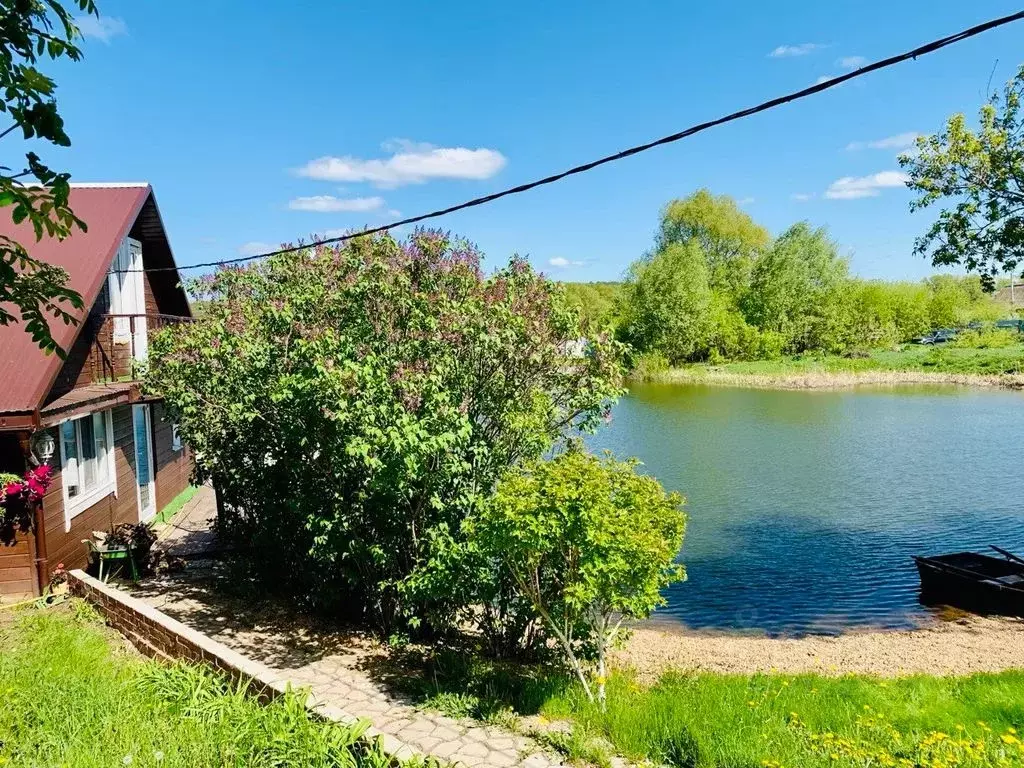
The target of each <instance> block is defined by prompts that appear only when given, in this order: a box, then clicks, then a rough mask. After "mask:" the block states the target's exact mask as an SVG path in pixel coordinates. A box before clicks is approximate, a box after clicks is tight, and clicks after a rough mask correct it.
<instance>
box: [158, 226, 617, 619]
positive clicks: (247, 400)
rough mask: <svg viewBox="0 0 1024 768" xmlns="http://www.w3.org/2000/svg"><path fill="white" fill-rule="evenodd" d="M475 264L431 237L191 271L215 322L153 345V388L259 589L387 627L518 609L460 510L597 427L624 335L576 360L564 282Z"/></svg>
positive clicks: (461, 246)
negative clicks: (206, 272) (207, 272)
mask: <svg viewBox="0 0 1024 768" xmlns="http://www.w3.org/2000/svg"><path fill="white" fill-rule="evenodd" d="M480 258H481V257H480V254H479V253H478V252H477V251H476V250H475V249H474V248H473V247H472V246H471V245H469V244H467V243H465V242H463V241H460V240H457V239H455V238H452V237H450V236H449V235H447V234H444V233H440V232H432V231H417V232H416V233H415V234H414V235H412V236H411V237H410V238H409V239H408V240H406V241H404V242H399V241H396V240H394V239H392V238H391V237H389V236H379V237H365V238H357V239H355V240H351V241H349V242H347V243H345V244H344V245H343V246H340V247H326V246H318V247H314V248H309V249H305V250H302V251H299V252H296V253H292V254H285V255H281V256H278V257H274V258H272V259H269V260H267V261H264V262H261V263H259V264H257V265H253V266H251V267H248V268H245V269H226V270H222V271H220V272H218V273H216V274H215V275H214V276H212V277H210V278H208V279H206V280H205V281H203V282H201V283H200V284H197V285H196V286H195V288H194V291H195V292H196V293H197V294H198V295H201V296H202V297H204V299H205V300H206V301H207V303H206V305H205V311H204V316H203V318H202V319H201V320H200V321H198V322H195V323H188V324H182V325H179V326H176V327H173V328H170V329H167V330H166V331H165V332H163V333H161V334H159V335H158V336H157V337H156V338H155V339H153V341H152V343H151V351H150V360H151V370H150V372H149V378H148V382H147V386H148V387H150V388H151V389H155V390H157V391H159V392H160V393H161V394H162V395H163V397H164V398H165V402H166V406H167V409H168V412H169V417H170V418H172V419H174V420H175V421H176V422H177V423H178V424H179V425H180V429H181V433H182V436H183V438H184V439H185V440H186V441H187V442H188V443H189V445H191V446H192V447H193V449H194V450H195V455H196V473H197V475H198V479H199V480H200V481H201V482H202V481H205V480H206V479H208V478H211V477H212V478H214V479H215V480H216V485H217V488H218V493H220V494H222V496H223V499H224V502H225V503H224V510H223V512H222V514H221V517H220V524H221V526H222V529H223V530H224V532H225V535H226V536H227V537H228V538H229V539H232V540H234V541H235V543H236V544H237V545H238V546H239V547H240V548H241V549H242V551H244V552H247V553H249V555H250V556H251V560H252V561H253V562H254V563H255V564H256V565H257V566H258V569H259V573H260V575H261V576H262V578H263V581H264V583H266V584H270V585H273V586H276V587H278V588H279V589H282V590H286V591H288V592H289V593H291V594H293V595H298V596H301V597H303V598H306V599H307V600H308V601H309V602H310V603H312V604H313V605H314V606H316V607H319V608H323V609H326V610H332V611H342V610H348V611H353V612H356V613H359V614H362V615H364V616H365V617H367V618H368V619H369V620H370V621H372V622H373V623H374V624H376V625H377V626H379V627H380V628H381V629H382V630H384V631H385V632H392V631H401V630H408V629H413V630H415V629H417V628H421V627H423V626H424V625H429V628H430V629H433V630H435V631H445V630H446V629H448V628H450V627H452V626H454V625H456V623H457V621H458V619H459V618H460V615H461V617H462V618H469V616H470V609H469V607H470V606H476V605H481V604H486V605H489V606H495V605H501V606H502V610H512V609H513V608H514V607H515V606H514V603H509V604H504V605H503V604H502V602H501V599H500V595H499V594H498V592H499V591H500V588H501V585H500V583H498V580H497V579H496V578H494V575H493V574H492V573H491V572H490V571H489V563H487V562H486V561H483V560H481V559H479V558H475V557H474V554H473V552H472V546H471V542H468V541H467V540H466V539H465V536H464V530H463V525H462V523H463V521H464V520H465V519H466V518H467V516H468V515H469V514H471V513H472V512H473V511H474V509H476V508H477V507H479V506H480V505H481V504H482V503H483V502H484V501H485V500H486V498H487V495H488V494H489V493H490V490H491V489H492V488H493V487H494V484H495V482H496V481H497V478H498V477H499V476H500V475H501V473H502V472H504V471H505V470H506V469H508V468H509V467H512V466H516V465H517V464H519V463H521V462H524V461H528V460H531V459H533V458H536V457H539V456H541V455H543V454H544V453H545V452H546V451H548V450H549V449H550V448H551V447H552V446H553V444H555V443H556V442H557V441H559V440H561V439H562V438H563V437H564V436H565V434H566V433H567V432H568V433H575V432H577V431H586V430H588V429H590V428H592V427H594V426H595V425H597V424H598V423H600V420H601V418H602V416H604V415H605V414H606V413H607V411H608V408H609V407H610V404H611V402H612V401H613V400H614V399H615V398H616V397H617V396H618V395H619V393H620V391H621V390H620V384H619V379H620V378H621V364H620V360H621V356H622V348H621V346H620V345H618V344H617V343H616V342H614V341H613V340H612V339H611V338H609V336H608V335H607V334H597V335H594V336H592V337H590V338H585V339H584V341H585V342H586V345H585V346H586V349H587V351H586V354H582V355H581V354H577V353H575V352H574V350H577V349H579V348H580V346H581V345H580V343H579V342H580V340H581V338H583V337H582V335H581V330H580V320H579V316H578V314H577V313H576V312H575V311H574V310H573V309H571V308H569V307H567V306H566V305H565V303H564V301H563V297H562V292H561V291H560V290H559V289H558V288H557V287H556V286H555V285H554V284H553V283H551V282H550V281H548V280H546V279H544V278H543V277H542V276H539V275H537V274H536V273H534V272H533V270H532V269H531V268H530V266H529V265H528V264H527V263H526V262H525V261H524V260H522V259H518V258H517V259H513V260H512V261H511V262H510V263H509V264H508V265H507V266H506V267H505V268H504V269H501V270H499V271H497V272H495V273H494V274H492V275H491V276H489V277H485V276H484V275H483V273H482V270H481V267H480ZM503 618H504V617H503ZM511 624H512V625H515V624H516V621H514V620H513V621H512V622H511ZM494 626H504V624H503V622H501V621H499V622H496V623H495V625H494Z"/></svg>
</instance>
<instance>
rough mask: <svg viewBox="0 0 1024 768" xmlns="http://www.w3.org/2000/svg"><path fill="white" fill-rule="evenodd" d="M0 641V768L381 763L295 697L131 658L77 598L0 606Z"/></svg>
mask: <svg viewBox="0 0 1024 768" xmlns="http://www.w3.org/2000/svg"><path fill="white" fill-rule="evenodd" d="M13 613H16V614H17V615H14V616H12V614H13ZM0 649H2V650H0V765H2V766H11V767H12V768H13V767H14V766H36V767H38V768H51V767H52V768H57V767H58V766H64V767H66V768H100V766H103V768H108V767H109V766H124V765H130V766H133V767H141V768H158V767H159V768H166V767H169V766H180V767H181V768H186V767H187V768H206V767H207V766H209V767H210V768H213V766H267V767H268V768H269V767H270V766H317V767H319V768H327V767H328V766H331V767H332V768H335V767H342V766H344V767H349V766H351V767H356V766H359V767H363V766H366V767H372V766H386V765H389V760H388V758H387V757H386V756H385V755H383V753H381V752H380V751H379V750H377V749H375V748H371V747H368V746H366V745H365V744H364V743H363V742H357V736H358V730H354V729H352V728H347V727H343V726H340V725H338V724H335V723H323V722H319V721H317V720H313V719H311V718H310V716H309V714H308V713H307V711H306V709H305V708H304V707H303V706H302V704H301V702H300V700H299V698H298V697H297V696H285V697H281V698H279V699H277V700H275V701H274V702H272V703H270V704H267V705H265V706H264V705H261V704H260V703H259V702H257V701H256V700H254V699H253V698H251V697H249V696H247V695H246V694H245V692H244V691H243V690H241V689H240V688H239V687H237V686H234V685H230V684H228V683H226V682H225V680H224V679H223V678H221V677H219V676H217V675H214V674H213V673H211V672H209V671H206V670H204V669H202V668H199V667H193V666H185V665H178V666H169V665H164V664H160V663H157V662H154V661H149V660H144V659H141V658H140V657H138V656H137V655H136V654H135V653H134V652H133V651H130V650H128V649H126V648H125V647H124V645H123V643H122V642H121V641H120V639H119V638H117V637H115V636H113V635H112V634H111V633H110V632H109V631H108V630H106V629H105V628H104V627H103V626H102V625H101V624H100V623H99V622H98V620H97V616H96V614H95V612H94V611H93V610H92V609H91V608H90V607H89V606H88V605H87V604H85V603H81V602H78V601H73V602H72V603H71V604H70V607H67V606H63V607H57V608H51V609H47V610H36V609H27V610H23V611H17V612H12V611H5V612H2V613H0Z"/></svg>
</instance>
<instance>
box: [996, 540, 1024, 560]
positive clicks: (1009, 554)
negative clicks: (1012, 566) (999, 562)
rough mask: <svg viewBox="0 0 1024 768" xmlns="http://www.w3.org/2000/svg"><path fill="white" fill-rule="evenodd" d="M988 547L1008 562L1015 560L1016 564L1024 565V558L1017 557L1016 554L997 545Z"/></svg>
mask: <svg viewBox="0 0 1024 768" xmlns="http://www.w3.org/2000/svg"><path fill="white" fill-rule="evenodd" d="M988 546H989V549H994V550H995V551H996V552H998V553H999V554H1000V555H1002V556H1003V557H1005V558H1006V559H1007V560H1013V561H1014V562H1017V563H1020V564H1021V565H1024V558H1020V557H1017V556H1016V555H1015V554H1013V552H1007V551H1006V550H1005V549H1003V548H1002V547H997V546H996V545H995V544H989V545H988Z"/></svg>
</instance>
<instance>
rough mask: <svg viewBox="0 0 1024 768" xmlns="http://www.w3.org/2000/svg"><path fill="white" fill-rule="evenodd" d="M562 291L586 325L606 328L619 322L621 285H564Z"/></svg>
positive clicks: (567, 301)
mask: <svg viewBox="0 0 1024 768" xmlns="http://www.w3.org/2000/svg"><path fill="white" fill-rule="evenodd" d="M562 290H564V291H565V301H566V303H567V304H568V305H569V306H570V307H573V308H574V309H576V311H577V312H579V313H580V318H581V319H582V320H583V322H584V324H585V325H588V326H592V327H595V328H605V327H607V326H609V325H615V324H616V322H617V321H618V314H619V294H620V293H621V290H622V284H621V283H562Z"/></svg>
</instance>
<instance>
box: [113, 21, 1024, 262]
mask: <svg viewBox="0 0 1024 768" xmlns="http://www.w3.org/2000/svg"><path fill="white" fill-rule="evenodd" d="M1021 19H1024V11H1018V12H1017V13H1012V14H1010V15H1009V16H1002V17H1000V18H998V19H992V20H991V21H986V22H985V23H984V24H978V25H976V26H973V27H969V28H967V29H964V30H962V31H960V32H957V33H956V34H952V35H949V36H947V37H943V38H940V39H938V40H933V41H932V42H930V43H925V44H924V45H920V46H918V47H917V48H914V49H913V50H910V51H906V52H905V53H900V54H897V55H895V56H890V57H889V58H887V59H880V60H879V61H875V62H872V63H871V64H866V65H864V66H863V67H861V68H860V69H855V70H853V71H852V72H847V73H846V74H845V75H838V76H836V77H833V78H832V79H830V80H826V81H824V82H822V83H815V84H814V85H811V86H808V87H807V88H803V89H801V90H799V91H793V92H792V93H787V94H785V95H783V96H777V97H776V98H774V99H770V100H768V101H765V102H762V103H760V104H758V105H757V106H754V107H747V108H746V109H741V110H739V111H738V112H732V113H730V114H728V115H725V116H724V117H719V118H716V119H714V120H709V121H707V122H704V123H698V124H697V125H692V126H690V127H689V128H687V129H685V130H682V131H679V132H678V133H672V134H669V135H668V136H663V137H661V138H660V139H655V140H654V141H649V142H647V143H646V144H638V145H637V146H635V147H630V148H629V149H624V150H622V151H621V152H616V153H615V154H613V155H606V156H605V157H602V158H599V159H597V160H592V161H590V162H589V163H583V164H582V165H577V166H574V167H572V168H569V169H568V170H566V171H562V172H561V173H555V174H552V175H551V176H545V177H544V178H542V179H537V180H536V181H531V182H528V183H526V184H519V185H518V186H515V187H509V188H508V189H503V190H501V191H500V192H494V193H492V194H489V195H484V196H483V197H476V198H473V199H472V200H467V201H466V202H464V203H459V204H458V205H452V206H449V207H448V208H441V209H439V210H436V211H431V212H430V213H421V214H419V215H418V216H410V217H408V218H405V219H399V220H398V221H393V222H391V223H389V224H382V225H381V226H378V227H371V228H369V229H362V230H358V231H354V232H350V233H348V234H344V235H339V236H338V237H328V238H325V239H322V240H316V241H315V243H314V244H318V245H328V244H331V243H341V242H344V241H346V240H352V239H354V238H357V237H365V236H367V235H373V234H377V233H379V232H385V231H387V230H389V229H394V228H395V227H400V226H403V225H405V224H417V223H419V222H421V221H427V220H429V219H436V218H439V217H441V216H447V215H448V214H450V213H455V212H456V211H462V210H465V209H467V208H475V207H477V206H479V205H484V204H486V203H491V202H494V201H495V200H500V199H501V198H503V197H509V196H510V195H518V194H520V193H522V192H528V191H530V190H531V189H536V188H537V187H542V186H545V185H547V184H554V183H555V182H556V181H561V180H562V179H564V178H566V177H568V176H575V175H576V174H579V173H585V172H586V171H590V170H593V169H594V168H597V167H598V166H601V165H606V164H608V163H613V162H615V161H616V160H623V159H625V158H627V157H631V156H633V155H638V154H640V153H641V152H646V151H647V150H649V149H654V148H655V147H660V146H662V145H665V144H672V143H674V142H677V141H680V140H682V139H685V138H687V137H689V136H693V135H694V134H696V133H701V132H702V131H706V130H708V129H709V128H714V127H716V126H719V125H724V124H725V123H731V122H734V121H736V120H741V119H743V118H745V117H750V116H751V115H756V114H758V113H759V112H767V111H768V110H769V109H774V108H775V107H780V106H782V105H783V104H788V103H789V102H792V101H797V100H799V99H804V98H807V97H808V96H813V95H814V94H816V93H821V92H822V91H827V90H828V89H829V88H835V87H836V86H839V85H842V84H843V83H845V82H848V81H849V80H854V79H856V78H858V77H864V75H867V74H870V73H871V72H877V71H878V70H880V69H886V68H887V67H892V66H894V65H896V64H900V63H902V62H904V61H907V60H909V59H916V58H918V57H919V56H925V55H927V54H929V53H934V52H935V51H938V50H941V49H942V48H945V47H947V46H950V45H953V44H954V43H959V42H960V41H962V40H967V39H968V38H971V37H975V36H976V35H980V34H982V33H983V32H988V31H989V30H990V29H995V28H997V27H1002V26H1005V25H1007V24H1010V23H1012V22H1015V21H1020V20H1021ZM308 247H309V245H295V246H291V247H289V248H281V249H278V250H276V251H268V252H266V253H257V254H253V255H251V256H239V257H236V258H231V259H222V260H220V261H207V262H203V263H200V264H189V265H186V266H181V267H148V268H146V269H142V270H116V271H120V272H173V271H182V270H186V269H204V268H206V267H220V266H228V265H231V264H241V263H244V262H248V261H254V260H256V259H263V258H267V257H269V256H278V255H281V254H285V253H294V252H296V251H301V250H305V249H306V248H308Z"/></svg>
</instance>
